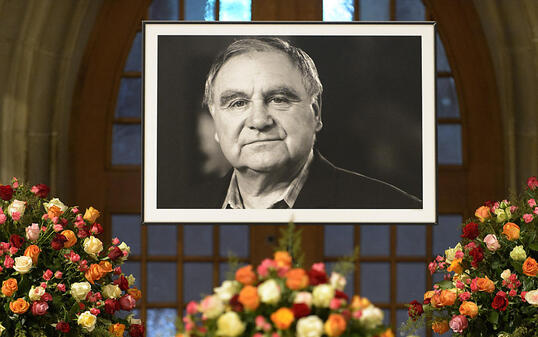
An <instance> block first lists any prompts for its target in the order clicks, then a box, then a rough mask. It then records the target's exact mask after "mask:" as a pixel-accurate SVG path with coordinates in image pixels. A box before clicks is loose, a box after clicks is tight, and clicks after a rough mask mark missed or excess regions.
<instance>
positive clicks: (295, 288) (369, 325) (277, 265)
mask: <svg viewBox="0 0 538 337" xmlns="http://www.w3.org/2000/svg"><path fill="white" fill-rule="evenodd" d="M284 232H285V234H284V235H283V238H282V239H281V244H280V246H281V247H280V249H279V250H277V251H276V252H275V253H274V256H273V258H272V259H265V260H263V261H262V262H261V264H260V265H259V266H257V267H256V268H254V267H253V266H252V265H247V266H244V267H241V268H239V269H237V271H236V272H235V275H234V273H232V275H234V276H235V277H233V278H230V279H229V280H226V281H224V282H223V283H222V284H221V285H220V287H217V288H215V289H214V294H211V295H209V296H206V297H204V298H203V299H202V300H201V301H200V302H199V303H197V302H194V301H191V302H190V303H188V305H187V308H186V316H185V317H183V324H182V326H181V327H180V332H178V333H177V335H176V337H187V336H188V337H192V336H226V337H237V336H253V337H286V336H297V337H320V336H322V335H323V336H329V337H338V336H356V337H366V336H380V337H381V336H382V337H393V336H394V334H393V333H392V331H391V329H390V328H386V327H384V326H383V325H382V321H383V311H381V310H380V309H379V308H377V307H375V306H374V305H372V303H370V301H369V300H368V299H367V298H365V297H359V296H357V295H355V296H353V298H352V299H351V300H350V299H349V298H348V296H347V295H346V294H345V293H344V292H343V290H344V287H345V285H346V279H345V277H344V272H342V273H339V272H336V271H333V272H332V273H331V274H330V276H329V275H328V274H327V272H326V267H325V264H324V263H315V264H313V265H312V266H311V268H310V269H304V268H303V267H301V260H302V258H301V257H300V256H299V252H300V241H299V240H298V239H297V238H298V237H300V236H299V235H300V232H299V231H295V230H294V225H293V224H290V225H289V226H288V229H287V230H285V231H284ZM298 234H299V235H298ZM292 241H293V242H292ZM288 247H290V249H288V250H291V251H292V254H290V253H289V252H288V251H287V250H286V249H287V248H288ZM291 247H293V248H291ZM292 256H298V257H297V258H295V259H294V258H293V257H292ZM353 259H354V258H351V259H350V260H349V261H342V263H341V264H340V268H338V266H337V267H335V269H339V270H345V269H346V268H348V270H349V266H350V265H353V263H352V260H353Z"/></svg>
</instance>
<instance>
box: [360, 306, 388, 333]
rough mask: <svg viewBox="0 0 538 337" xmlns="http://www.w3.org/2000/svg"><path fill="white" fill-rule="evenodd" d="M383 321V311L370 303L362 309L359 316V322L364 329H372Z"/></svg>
mask: <svg viewBox="0 0 538 337" xmlns="http://www.w3.org/2000/svg"><path fill="white" fill-rule="evenodd" d="M381 322H383V311H381V309H379V308H377V307H374V306H373V305H370V306H369V307H367V308H366V309H364V310H363V311H362V315H361V317H360V318H359V323H361V324H362V325H363V326H364V327H365V328H366V329H373V328H375V327H376V326H378V325H380V324H381Z"/></svg>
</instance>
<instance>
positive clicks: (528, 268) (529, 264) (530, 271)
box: [523, 257, 538, 277]
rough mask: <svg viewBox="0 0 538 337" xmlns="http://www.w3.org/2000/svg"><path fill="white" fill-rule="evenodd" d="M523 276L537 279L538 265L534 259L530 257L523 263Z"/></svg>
mask: <svg viewBox="0 0 538 337" xmlns="http://www.w3.org/2000/svg"><path fill="white" fill-rule="evenodd" d="M523 274H525V275H527V276H531V277H535V276H536V274H538V263H536V260H535V259H533V258H532V257H528V258H527V259H526V260H525V262H523Z"/></svg>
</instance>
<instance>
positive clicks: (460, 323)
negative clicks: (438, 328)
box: [448, 315, 469, 333]
mask: <svg viewBox="0 0 538 337" xmlns="http://www.w3.org/2000/svg"><path fill="white" fill-rule="evenodd" d="M448 325H449V326H450V328H451V329H452V330H453V331H454V332H457V333H462V332H463V330H465V329H467V326H468V325H469V322H468V321H467V317H465V316H464V315H455V316H454V317H452V319H451V320H450V323H449V324H448Z"/></svg>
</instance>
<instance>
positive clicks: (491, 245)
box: [484, 234, 501, 252]
mask: <svg viewBox="0 0 538 337" xmlns="http://www.w3.org/2000/svg"><path fill="white" fill-rule="evenodd" d="M484 243H485V244H486V246H487V247H488V249H489V250H490V251H492V252H494V251H496V250H497V249H499V248H501V245H500V244H499V241H498V240H497V236H495V234H488V235H486V236H485V237H484Z"/></svg>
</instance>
